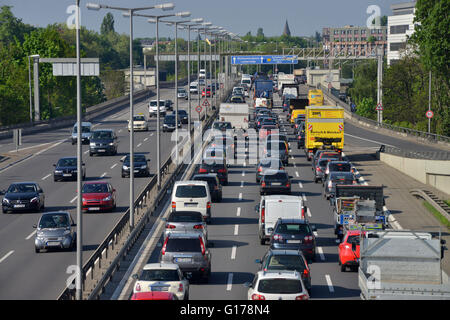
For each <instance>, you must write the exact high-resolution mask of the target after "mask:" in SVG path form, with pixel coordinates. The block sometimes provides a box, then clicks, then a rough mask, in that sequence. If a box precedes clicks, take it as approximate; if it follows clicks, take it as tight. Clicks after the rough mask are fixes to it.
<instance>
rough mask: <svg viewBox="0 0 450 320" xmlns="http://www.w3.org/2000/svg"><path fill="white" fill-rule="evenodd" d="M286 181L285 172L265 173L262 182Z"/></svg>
mask: <svg viewBox="0 0 450 320" xmlns="http://www.w3.org/2000/svg"><path fill="white" fill-rule="evenodd" d="M287 179H288V176H287V174H286V172H280V171H278V172H276V173H275V172H272V171H270V170H269V171H265V172H264V176H263V180H264V181H286V180H287Z"/></svg>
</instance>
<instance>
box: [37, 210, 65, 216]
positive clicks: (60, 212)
mask: <svg viewBox="0 0 450 320" xmlns="http://www.w3.org/2000/svg"><path fill="white" fill-rule="evenodd" d="M55 213H58V214H67V215H69V216H70V213H69V212H67V211H50V212H43V213H42V214H41V216H45V215H49V214H55Z"/></svg>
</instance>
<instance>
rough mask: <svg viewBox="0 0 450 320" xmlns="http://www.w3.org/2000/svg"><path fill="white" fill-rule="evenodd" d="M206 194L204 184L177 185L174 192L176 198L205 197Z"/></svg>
mask: <svg viewBox="0 0 450 320" xmlns="http://www.w3.org/2000/svg"><path fill="white" fill-rule="evenodd" d="M206 196H207V192H206V188H205V186H196V185H185V186H178V187H177V191H176V192H175V197H177V198H205V197H206Z"/></svg>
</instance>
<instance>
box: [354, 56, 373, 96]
mask: <svg viewBox="0 0 450 320" xmlns="http://www.w3.org/2000/svg"><path fill="white" fill-rule="evenodd" d="M349 93H350V95H351V97H352V100H353V101H354V102H355V103H356V104H358V103H360V102H361V101H362V100H363V98H371V99H372V100H373V101H377V62H376V61H374V60H369V61H367V62H363V63H361V64H360V65H358V66H357V67H356V68H355V79H354V80H353V84H352V87H351V88H350V89H349Z"/></svg>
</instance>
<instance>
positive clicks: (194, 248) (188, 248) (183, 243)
mask: <svg viewBox="0 0 450 320" xmlns="http://www.w3.org/2000/svg"><path fill="white" fill-rule="evenodd" d="M166 252H201V246H200V238H193V239H169V241H167V245H166Z"/></svg>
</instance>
